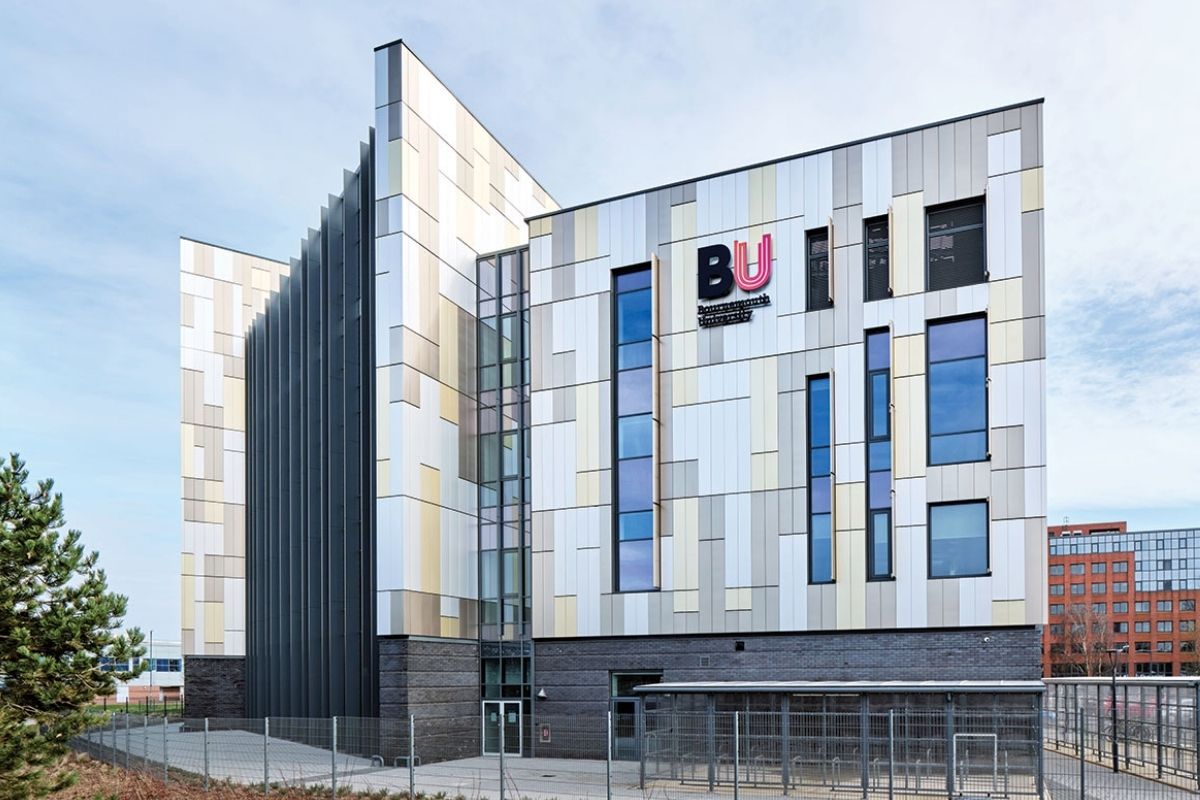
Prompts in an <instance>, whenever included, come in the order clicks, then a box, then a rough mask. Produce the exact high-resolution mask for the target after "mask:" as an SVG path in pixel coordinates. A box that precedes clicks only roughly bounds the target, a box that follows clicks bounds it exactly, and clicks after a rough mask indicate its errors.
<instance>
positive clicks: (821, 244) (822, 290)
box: [808, 228, 833, 311]
mask: <svg viewBox="0 0 1200 800" xmlns="http://www.w3.org/2000/svg"><path fill="white" fill-rule="evenodd" d="M822 308H833V300H831V299H830V297H829V231H828V229H826V228H821V229H820V230H816V231H812V232H810V233H809V234H808V310H809V311H818V310H820V309H822Z"/></svg>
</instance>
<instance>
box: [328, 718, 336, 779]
mask: <svg viewBox="0 0 1200 800" xmlns="http://www.w3.org/2000/svg"><path fill="white" fill-rule="evenodd" d="M330 723H331V725H330V728H329V734H330V736H329V738H330V742H329V744H330V747H329V751H330V755H329V762H330V764H329V766H330V771H329V788H330V791H331V793H332V794H331V796H332V797H337V717H334V718H333V719H332V720H330Z"/></svg>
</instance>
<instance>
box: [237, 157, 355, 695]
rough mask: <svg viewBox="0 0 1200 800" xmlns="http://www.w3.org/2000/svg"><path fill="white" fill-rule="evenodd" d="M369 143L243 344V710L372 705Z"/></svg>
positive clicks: (345, 177)
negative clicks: (245, 486)
mask: <svg viewBox="0 0 1200 800" xmlns="http://www.w3.org/2000/svg"><path fill="white" fill-rule="evenodd" d="M372 153H373V147H372V146H366V147H362V148H360V153H359V155H360V160H359V167H358V169H357V170H355V171H354V172H350V173H346V174H345V175H344V178H343V192H342V194H341V195H340V196H337V197H331V198H330V200H329V205H328V208H326V209H322V211H321V225H320V228H319V229H314V230H310V231H309V235H308V237H307V238H306V239H305V241H304V242H303V243H302V246H301V252H300V258H299V259H298V260H296V261H294V262H293V269H292V276H291V278H289V279H288V280H287V281H285V282H283V283H282V285H281V287H280V291H279V293H278V294H277V295H275V296H273V297H272V298H271V299H270V300H269V301H268V306H267V313H266V314H265V315H263V316H261V317H259V318H258V319H257V320H255V322H254V323H253V324H252V326H251V329H250V331H249V334H248V345H247V370H246V384H247V385H246V391H247V414H246V429H247V430H246V475H247V482H248V495H249V496H250V497H251V498H253V500H252V502H251V503H250V504H249V505H248V509H249V511H248V514H247V521H246V528H247V552H246V556H247V564H246V572H247V578H248V580H247V589H248V597H247V600H248V602H247V612H246V649H247V689H246V694H247V713H248V714H249V715H251V716H266V715H289V716H314V717H327V716H332V715H349V716H373V715H375V714H376V713H378V690H377V677H376V671H375V670H374V669H373V665H374V663H375V649H376V643H375V622H374V617H375V608H374V584H375V568H374V555H373V554H374V543H373V541H371V538H372V534H373V531H374V525H373V517H374V500H373V498H374V496H375V492H374V486H373V480H374V470H373V469H372V465H373V463H374V453H373V451H372V448H373V447H374V441H375V436H374V430H373V425H374V422H373V414H372V413H371V408H370V398H371V397H372V396H373V389H372V384H373V380H374V375H373V369H372V367H371V365H372V363H373V357H372V350H373V347H374V329H373V321H372V315H373V313H374V298H373V292H374V285H375V282H374V278H373V275H374V272H373V270H374V267H373V261H372V252H373V249H372V248H371V247H370V246H369V242H370V241H371V235H372V229H371V221H370V216H371V214H370V213H369V212H370V209H371V208H372V199H371V198H372V191H373V190H372V186H371V178H372V175H373V171H372V162H371V159H372Z"/></svg>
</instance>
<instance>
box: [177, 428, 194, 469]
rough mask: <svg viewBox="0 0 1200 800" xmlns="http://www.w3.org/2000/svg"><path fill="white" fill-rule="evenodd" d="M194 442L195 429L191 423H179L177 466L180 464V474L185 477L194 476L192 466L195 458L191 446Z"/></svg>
mask: <svg viewBox="0 0 1200 800" xmlns="http://www.w3.org/2000/svg"><path fill="white" fill-rule="evenodd" d="M194 442H195V430H194V429H193V427H192V426H191V425H187V424H184V425H180V426H179V466H180V470H181V472H182V475H183V477H185V478H194V477H196V474H195V470H193V468H192V467H193V465H194V464H195V458H194V456H193V455H192V447H193V446H194Z"/></svg>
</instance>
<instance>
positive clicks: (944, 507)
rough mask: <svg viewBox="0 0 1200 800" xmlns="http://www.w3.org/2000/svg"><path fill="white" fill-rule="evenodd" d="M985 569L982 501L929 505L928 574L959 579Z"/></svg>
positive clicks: (985, 520)
mask: <svg viewBox="0 0 1200 800" xmlns="http://www.w3.org/2000/svg"><path fill="white" fill-rule="evenodd" d="M987 571H988V507H987V503H986V502H982V501H980V502H967V503H944V504H939V505H931V506H930V507H929V577H931V578H960V577H966V576H972V575H986V574H987Z"/></svg>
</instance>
